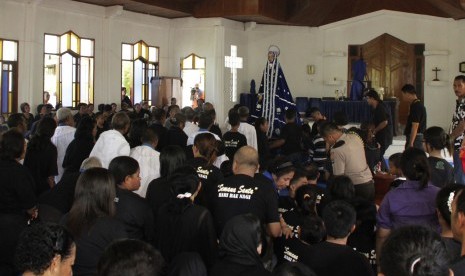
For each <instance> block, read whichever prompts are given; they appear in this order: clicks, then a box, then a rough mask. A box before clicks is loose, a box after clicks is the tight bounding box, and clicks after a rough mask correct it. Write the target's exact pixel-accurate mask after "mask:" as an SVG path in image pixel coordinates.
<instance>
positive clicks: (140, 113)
mask: <svg viewBox="0 0 465 276" xmlns="http://www.w3.org/2000/svg"><path fill="white" fill-rule="evenodd" d="M129 116H130V117H131V118H133V119H143V120H144V121H147V119H148V117H150V112H149V111H148V110H145V109H144V108H142V106H141V105H140V103H136V104H135V105H134V110H133V111H132V113H131V114H130V115H129Z"/></svg>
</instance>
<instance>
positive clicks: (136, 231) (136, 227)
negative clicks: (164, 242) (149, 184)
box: [115, 187, 154, 242]
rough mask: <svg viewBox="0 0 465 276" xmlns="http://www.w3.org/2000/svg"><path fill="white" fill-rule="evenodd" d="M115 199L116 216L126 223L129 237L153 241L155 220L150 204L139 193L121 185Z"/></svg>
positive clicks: (125, 226) (117, 189)
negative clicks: (125, 188) (124, 188)
mask: <svg viewBox="0 0 465 276" xmlns="http://www.w3.org/2000/svg"><path fill="white" fill-rule="evenodd" d="M115 201H116V216H115V217H116V218H117V219H119V220H120V221H121V222H122V223H123V224H124V228H125V229H126V233H127V234H128V238H130V239H138V240H143V241H146V242H152V240H153V228H154V221H153V214H152V210H151V208H150V205H149V204H148V203H147V202H146V201H145V200H144V199H143V198H142V197H140V196H139V195H138V194H135V193H133V192H131V191H128V190H123V189H121V188H119V187H118V188H116V199H115Z"/></svg>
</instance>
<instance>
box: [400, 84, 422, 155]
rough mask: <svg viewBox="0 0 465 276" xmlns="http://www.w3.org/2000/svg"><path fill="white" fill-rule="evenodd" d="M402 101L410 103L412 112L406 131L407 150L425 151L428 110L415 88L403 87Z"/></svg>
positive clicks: (408, 85)
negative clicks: (412, 148) (413, 148)
mask: <svg viewBox="0 0 465 276" xmlns="http://www.w3.org/2000/svg"><path fill="white" fill-rule="evenodd" d="M402 99H403V100H404V101H407V102H409V103H410V111H409V114H408V117H407V123H406V125H405V129H404V135H405V136H406V143H405V148H408V147H415V148H419V149H421V150H424V149H423V145H422V140H423V132H425V130H426V109H425V106H424V105H423V104H422V103H421V101H420V100H419V99H418V98H417V92H416V91H415V87H414V86H413V85H411V84H406V85H404V86H403V87H402Z"/></svg>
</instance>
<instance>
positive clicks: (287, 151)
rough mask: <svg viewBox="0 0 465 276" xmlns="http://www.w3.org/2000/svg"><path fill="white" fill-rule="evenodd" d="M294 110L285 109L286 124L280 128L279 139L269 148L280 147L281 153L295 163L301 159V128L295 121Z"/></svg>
mask: <svg viewBox="0 0 465 276" xmlns="http://www.w3.org/2000/svg"><path fill="white" fill-rule="evenodd" d="M296 114H297V113H296V111H295V110H293V109H288V110H286V125H284V127H283V128H282V129H281V133H280V135H279V139H278V140H276V141H274V142H273V143H272V144H271V146H270V148H272V149H273V148H281V153H282V154H283V155H285V156H287V158H289V160H291V161H292V163H294V164H297V163H299V162H300V161H301V159H302V129H301V127H300V125H298V124H297V123H296Z"/></svg>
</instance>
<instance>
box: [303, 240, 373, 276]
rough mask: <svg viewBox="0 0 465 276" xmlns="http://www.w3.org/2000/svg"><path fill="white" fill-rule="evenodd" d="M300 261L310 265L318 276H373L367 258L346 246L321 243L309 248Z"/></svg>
mask: <svg viewBox="0 0 465 276" xmlns="http://www.w3.org/2000/svg"><path fill="white" fill-rule="evenodd" d="M299 261H300V262H302V263H304V264H306V265H308V266H309V267H310V268H311V269H313V270H314V271H315V272H316V274H317V275H328V276H329V275H331V276H339V275H341V276H351V275H353V276H371V275H374V274H373V269H372V268H371V266H370V264H369V263H368V260H367V259H366V258H365V256H363V255H361V254H360V253H358V252H356V251H355V250H353V249H352V248H350V247H349V246H346V245H340V244H335V243H330V242H321V243H317V244H314V245H312V246H310V247H308V250H306V252H305V254H303V255H301V256H300V257H299Z"/></svg>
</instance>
